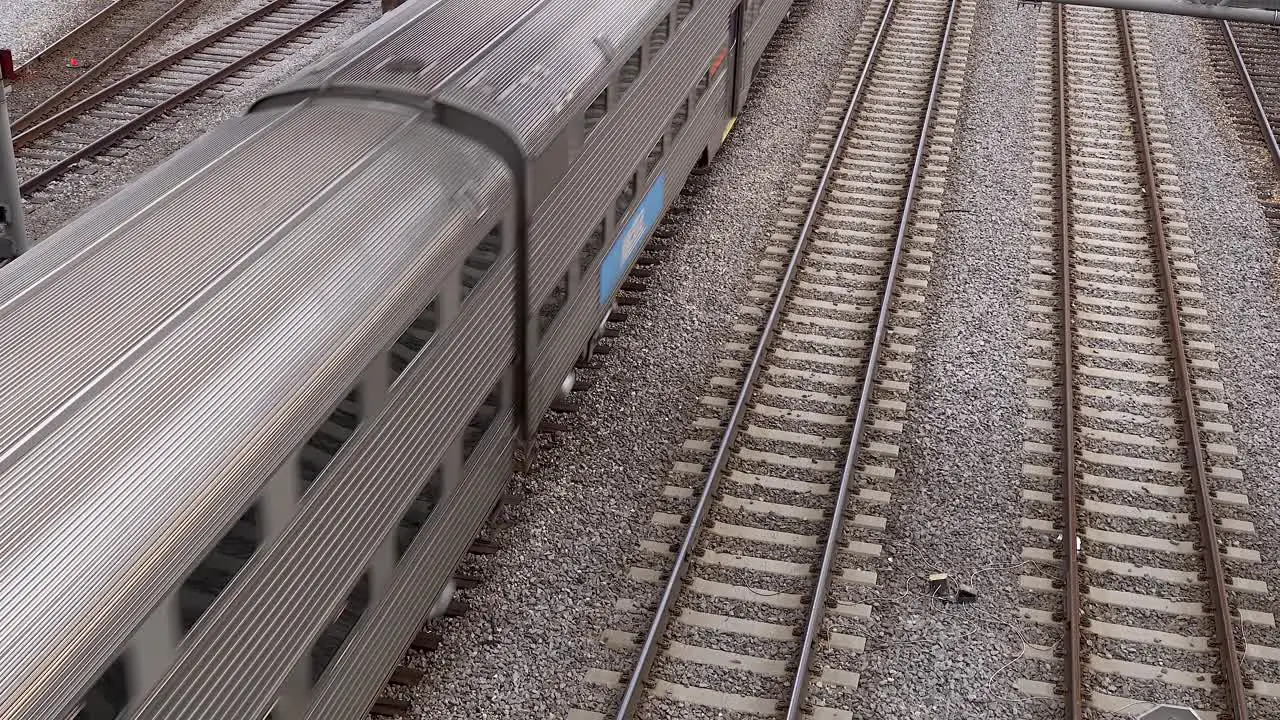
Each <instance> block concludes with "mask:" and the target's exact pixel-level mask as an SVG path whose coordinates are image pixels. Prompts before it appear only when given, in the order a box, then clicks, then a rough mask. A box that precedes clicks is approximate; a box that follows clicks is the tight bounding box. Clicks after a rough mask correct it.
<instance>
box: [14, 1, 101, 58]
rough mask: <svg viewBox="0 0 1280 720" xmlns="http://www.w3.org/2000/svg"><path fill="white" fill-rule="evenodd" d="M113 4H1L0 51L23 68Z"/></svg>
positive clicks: (28, 2) (44, 2) (72, 2)
mask: <svg viewBox="0 0 1280 720" xmlns="http://www.w3.org/2000/svg"><path fill="white" fill-rule="evenodd" d="M110 4H111V0H58V2H50V1H49V0H0V18H4V22H0V47H7V48H9V49H11V50H13V61H14V63H16V64H22V62H23V61H24V60H26V59H27V58H28V57H30V56H31V55H32V54H34V53H36V52H38V51H39V50H40V48H43V47H46V46H48V45H49V44H50V43H52V42H53V41H54V40H57V39H58V38H59V37H61V36H62V35H64V34H66V33H67V32H68V31H70V30H71V29H72V28H74V27H75V26H77V25H79V24H80V23H82V22H84V21H85V20H88V19H89V18H91V17H93V15H94V13H96V12H98V11H99V10H101V9H103V8H105V7H107V6H108V5H110Z"/></svg>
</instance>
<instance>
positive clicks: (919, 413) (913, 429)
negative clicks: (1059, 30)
mask: <svg viewBox="0 0 1280 720" xmlns="http://www.w3.org/2000/svg"><path fill="white" fill-rule="evenodd" d="M1035 22H1036V12H1035V10H1033V9H1030V8H1026V7H1019V6H1018V5H1016V4H1014V3H980V4H979V5H978V10H977V16H976V18H975V27H974V31H973V47H972V48H971V50H970V53H971V60H970V63H971V68H970V74H969V78H968V80H967V83H966V86H965V98H964V104H963V106H962V110H961V113H962V121H961V123H960V126H959V128H958V129H957V135H958V139H957V143H956V146H955V151H954V153H953V155H952V163H951V171H950V178H949V184H948V188H947V196H946V198H945V199H944V200H943V207H942V209H943V213H944V218H945V220H944V223H943V225H942V228H941V232H940V233H939V234H938V235H939V237H938V240H937V242H936V243H935V244H934V246H933V252H934V255H933V257H932V258H931V262H932V272H931V273H930V277H929V291H928V294H927V296H926V307H925V310H924V317H923V318H922V319H921V321H920V322H921V323H922V327H921V329H922V331H923V332H922V335H921V336H920V338H919V340H918V349H917V353H916V355H915V356H914V360H915V369H914V373H913V376H912V379H911V382H912V385H913V392H912V395H913V400H912V402H911V405H910V409H909V410H908V414H907V419H906V430H905V433H904V436H903V438H902V464H901V468H900V472H899V479H898V487H897V488H895V489H894V497H893V502H892V503H890V505H889V507H888V511H889V515H888V530H887V533H888V536H887V538H886V541H885V547H884V555H885V562H884V563H882V567H883V568H887V569H885V570H882V572H881V573H880V583H879V587H878V588H877V592H878V593H879V597H878V599H877V600H876V601H875V602H874V606H875V613H874V619H873V622H872V624H871V625H870V626H869V627H868V637H867V652H866V656H865V665H864V667H863V668H862V669H861V671H860V672H861V682H860V685H859V689H858V693H857V695H856V703H855V705H854V707H853V708H851V709H852V710H853V712H854V717H859V718H861V717H867V718H870V717H879V718H907V717H938V718H941V717H953V718H961V717H966V718H967V717H973V718H977V717H1002V718H1029V717H1048V716H1049V714H1050V713H1049V712H1048V711H1049V710H1050V708H1049V707H1048V706H1046V705H1045V704H1044V703H1041V702H1039V701H1034V700H1031V699H1029V698H1027V697H1026V696H1023V695H1021V693H1019V692H1018V690H1017V689H1016V687H1015V681H1016V679H1017V678H1018V677H1019V676H1020V670H1021V668H1020V665H1019V662H1018V659H1019V656H1020V655H1021V654H1022V644H1021V638H1020V635H1019V632H1018V628H1019V625H1020V621H1019V620H1018V614H1017V601H1016V593H1015V588H1016V586H1017V575H1018V572H1019V568H1018V567H1017V563H1018V557H1019V555H1020V552H1021V546H1020V543H1019V537H1018V533H1017V527H1018V521H1019V519H1020V517H1021V508H1020V505H1019V489H1020V485H1021V472H1020V467H1021V462H1022V442H1023V439H1024V437H1023V431H1022V422H1023V418H1024V416H1025V412H1026V401H1025V396H1024V392H1023V378H1024V374H1023V364H1022V362H1021V354H1022V352H1023V349H1024V346H1025V333H1024V323H1025V321H1026V310H1025V304H1026V296H1025V287H1026V282H1027V277H1028V270H1027V267H1028V265H1027V253H1028V245H1029V241H1030V233H1031V229H1032V226H1031V198H1032V188H1031V174H1030V169H1031V160H1032V152H1031V132H1030V131H1031V127H1032V125H1031V117H1032V108H1033V103H1034V101H1035V90H1034V86H1033V84H1032V78H1033V77H1034V65H1033V60H1034V57H1033V55H1034V51H1035V40H1036V29H1035ZM932 573H947V574H948V575H950V576H951V577H952V578H954V581H957V582H962V583H967V584H970V585H972V586H973V587H974V588H975V589H976V590H977V593H978V597H977V600H976V601H975V602H974V603H973V604H970V605H946V604H943V603H941V602H940V601H937V600H935V599H933V598H932V597H931V596H930V594H929V588H928V585H927V582H926V578H927V576H929V575H930V574H932Z"/></svg>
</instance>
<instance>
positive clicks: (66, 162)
mask: <svg viewBox="0 0 1280 720" xmlns="http://www.w3.org/2000/svg"><path fill="white" fill-rule="evenodd" d="M278 1H279V0H277V2H278ZM356 2H357V0H334V1H333V2H332V4H331V5H330V6H329V7H328V8H326V9H324V10H321V11H320V12H318V13H316V14H315V15H312V16H311V17H309V18H307V19H306V20H304V21H302V22H301V23H299V24H298V25H296V26H294V27H292V28H290V29H289V30H286V31H285V32H283V33H280V34H279V35H277V36H276V37H274V38H272V39H271V40H269V41H268V42H267V43H265V44H264V45H263V46H262V47H260V48H258V49H257V50H254V51H253V52H251V53H249V54H247V55H245V56H244V57H242V58H239V59H238V60H236V61H234V62H232V63H231V64H230V65H228V66H227V67H225V68H223V69H221V70H219V71H217V72H215V73H214V74H212V75H210V76H209V77H207V78H204V79H203V80H200V81H199V82H197V83H195V84H193V85H191V86H190V87H188V88H186V89H184V90H183V91H182V92H179V93H176V94H175V95H173V96H172V97H170V98H168V99H167V100H165V101H164V102H162V103H160V104H159V105H156V106H155V107H153V108H149V109H147V110H146V111H144V112H143V113H141V114H140V115H138V116H137V117H136V118H134V119H132V120H130V121H129V122H127V123H125V124H124V125H121V126H120V127H118V128H115V129H114V130H112V131H111V132H109V133H107V134H106V135H103V136H101V137H99V138H98V139H97V140H94V141H93V142H91V143H89V144H88V145H87V146H85V147H83V148H81V149H80V150H77V151H76V152H74V153H72V154H71V155H69V156H67V157H66V158H63V159H62V160H60V161H59V162H58V163H57V164H55V165H53V166H51V167H49V168H46V169H45V170H43V171H41V172H40V173H39V174H37V175H36V176H35V177H33V178H31V179H29V180H27V181H26V182H23V183H22V187H21V191H22V193H23V194H24V195H26V194H29V193H32V192H35V191H36V190H39V189H40V188H42V187H44V186H45V185H48V184H49V183H51V182H53V181H54V180H56V179H57V178H59V177H61V176H62V175H63V174H65V173H66V172H67V171H68V170H70V169H71V167H72V166H73V165H75V164H76V163H78V162H80V161H81V160H84V159H85V158H87V157H91V156H93V155H95V154H97V153H99V152H101V151H102V150H104V149H106V148H108V147H110V146H111V145H113V144H115V143H116V142H119V141H120V140H121V139H123V138H124V137H126V136H128V135H129V133H132V132H133V131H135V130H137V129H138V128H140V127H142V126H143V125H145V124H147V123H149V122H151V121H152V120H154V119H156V118H157V117H159V116H161V115H163V114H164V113H166V112H168V111H170V110H172V109H173V108H175V107H177V106H179V105H181V104H182V103H184V102H186V101H187V100H189V99H190V98H192V97H194V96H195V95H198V94H200V93H202V92H204V91H205V90H207V89H209V88H210V87H212V86H214V85H217V84H218V83H220V82H222V81H223V80H225V79H226V78H228V77H230V76H232V75H234V74H236V73H237V72H240V71H241V70H243V69H244V68H245V67H246V66H247V65H249V64H251V63H253V62H256V61H257V60H259V59H260V58H262V57H263V56H265V55H268V54H270V53H272V52H275V50H276V49H277V48H278V47H279V46H280V45H282V44H284V43H286V42H288V41H290V40H292V39H293V38H295V37H297V36H298V35H300V34H302V33H304V32H306V31H307V30H309V29H311V28H312V27H314V26H315V25H318V24H319V23H321V22H324V21H325V20H326V19H328V18H329V16H331V15H334V14H335V13H338V12H340V11H342V10H345V9H346V8H348V7H350V6H351V5H354V4H355V3H356ZM161 62H164V61H161ZM148 71H149V69H148V70H142V71H139V72H140V73H145V72H148ZM127 80H129V78H126V80H123V81H121V82H125V81H127ZM104 92H105V91H104ZM14 140H15V144H16V141H17V138H15V139H14Z"/></svg>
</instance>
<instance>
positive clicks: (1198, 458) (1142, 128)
mask: <svg viewBox="0 0 1280 720" xmlns="http://www.w3.org/2000/svg"><path fill="white" fill-rule="evenodd" d="M1116 15H1117V17H1116V23H1117V24H1118V26H1119V28H1120V46H1121V52H1122V53H1123V54H1124V56H1125V69H1126V72H1127V74H1128V78H1129V88H1130V92H1131V93H1132V95H1131V101H1132V103H1133V110H1134V113H1133V115H1134V124H1135V125H1136V127H1135V128H1134V133H1133V135H1134V140H1135V141H1136V142H1137V145H1138V154H1139V156H1140V158H1141V162H1142V171H1143V185H1144V187H1145V188H1146V191H1147V192H1146V196H1147V210H1148V214H1149V216H1150V218H1151V241H1152V244H1153V245H1154V246H1155V251H1156V257H1157V258H1158V260H1159V264H1160V289H1161V292H1162V294H1163V296H1164V305H1165V308H1166V309H1167V312H1168V313H1169V322H1168V327H1169V345H1170V349H1171V350H1172V351H1173V365H1174V375H1175V377H1176V381H1177V384H1178V395H1179V400H1180V401H1181V402H1180V403H1179V406H1180V409H1181V411H1182V423H1183V430H1184V432H1185V433H1186V446H1187V453H1188V455H1189V459H1190V461H1191V479H1192V484H1193V485H1194V487H1193V488H1192V491H1193V493H1194V495H1195V501H1196V518H1197V520H1198V523H1197V524H1198V525H1199V530H1200V552H1201V555H1202V556H1203V559H1204V567H1205V574H1206V575H1207V577H1206V581H1207V582H1208V584H1209V601H1210V604H1212V605H1213V611H1214V612H1213V621H1214V625H1215V627H1216V630H1217V635H1218V638H1217V645H1218V652H1219V654H1220V655H1221V660H1222V679H1223V684H1224V685H1225V687H1224V693H1225V694H1226V696H1227V704H1228V706H1229V709H1230V712H1231V717H1232V718H1233V720H1248V717H1249V709H1248V705H1247V704H1246V701H1245V687H1246V686H1247V685H1248V684H1249V683H1248V681H1247V680H1245V678H1244V673H1243V671H1242V670H1241V667H1240V654H1241V651H1242V650H1243V648H1242V647H1238V645H1237V641H1236V637H1235V629H1234V627H1233V626H1232V621H1231V599H1230V597H1229V596H1228V594H1227V592H1228V591H1227V578H1226V573H1225V571H1224V569H1223V567H1222V556H1221V555H1220V554H1219V552H1218V537H1217V529H1216V528H1215V527H1214V517H1213V492H1212V490H1211V489H1210V487H1209V464H1208V462H1207V461H1206V460H1205V450H1204V445H1203V444H1202V441H1201V438H1200V423H1199V421H1198V419H1197V418H1196V400H1195V395H1194V392H1195V390H1194V388H1193V386H1192V382H1191V363H1190V361H1189V360H1188V359H1187V346H1186V343H1185V341H1184V340H1183V337H1182V318H1181V313H1180V311H1179V309H1178V290H1177V287H1176V286H1175V285H1174V279H1173V261H1172V260H1171V259H1170V258H1169V248H1168V240H1167V238H1166V236H1165V228H1164V208H1163V207H1161V205H1160V194H1159V193H1160V188H1159V184H1158V182H1157V180H1156V166H1155V160H1154V159H1153V158H1152V156H1151V147H1150V143H1149V140H1148V137H1147V121H1146V117H1145V114H1144V113H1143V111H1142V84H1141V83H1140V82H1139V79H1138V64H1137V62H1136V60H1135V59H1134V52H1133V38H1132V36H1131V35H1130V32H1129V16H1128V14H1126V13H1125V12H1123V11H1121V12H1118V13H1117V14H1116Z"/></svg>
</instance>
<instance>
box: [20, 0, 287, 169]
mask: <svg viewBox="0 0 1280 720" xmlns="http://www.w3.org/2000/svg"><path fill="white" fill-rule="evenodd" d="M294 2H297V0H272V1H271V2H270V3H268V4H266V5H264V6H262V7H260V8H258V9H257V10H254V11H253V12H251V13H249V14H248V15H244V16H242V17H239V18H237V19H236V20H234V21H232V22H231V23H229V24H227V25H224V26H222V27H220V28H218V29H217V30H214V31H213V32H211V33H209V34H208V35H205V36H204V37H202V38H200V39H199V40H196V41H195V42H193V43H191V44H190V45H186V46H184V47H182V48H180V49H178V50H176V51H174V52H172V53H170V54H168V55H166V56H165V57H162V58H160V59H159V60H157V61H155V62H153V63H151V64H150V65H148V66H146V67H144V68H142V69H141V70H138V71H137V72H135V73H133V74H131V75H129V76H128V77H125V78H121V79H120V80H118V81H116V82H114V83H112V84H111V85H109V86H107V87H105V88H103V89H102V90H99V91H98V92H96V93H94V94H92V95H90V96H89V97H87V98H84V99H83V100H81V101H79V102H77V103H76V104H74V105H72V106H71V107H68V108H66V109H64V110H62V111H60V112H58V113H56V114H54V115H53V116H51V117H49V118H47V119H45V120H43V121H40V122H36V119H37V118H38V117H39V116H40V115H41V114H47V113H48V112H50V110H51V109H52V108H53V107H54V106H55V105H56V103H57V102H58V101H59V100H61V99H62V98H58V97H57V96H54V97H53V98H50V99H49V100H48V101H46V102H45V103H43V104H41V106H40V107H37V108H36V109H34V110H32V111H31V112H29V113H27V114H26V115H24V116H23V117H22V118H21V119H20V120H18V123H22V122H23V121H24V120H26V121H28V122H27V124H26V125H25V129H24V130H23V132H21V133H19V134H17V135H15V136H14V138H13V145H14V147H18V148H20V147H23V146H25V145H27V144H29V143H31V142H32V141H34V140H36V139H37V138H41V137H44V136H45V135H48V134H49V133H50V132H52V131H53V130H54V129H55V128H57V127H59V126H60V125H64V124H66V123H67V122H68V121H69V120H72V119H74V118H76V117H78V116H80V115H83V114H84V113H85V111H87V110H88V109H89V108H92V107H95V106H97V105H100V104H102V103H103V102H105V101H106V100H107V99H109V98H110V97H112V96H113V95H117V94H119V93H121V92H123V91H124V90H127V89H129V88H131V87H133V86H134V85H138V84H141V83H143V82H145V81H146V80H147V79H148V78H150V77H152V76H154V75H156V74H157V73H159V72H161V71H163V70H165V69H166V68H168V67H169V66H171V65H174V64H176V63H179V62H182V61H183V60H185V59H187V58H188V57H190V56H191V55H194V54H196V53H198V52H200V51H201V50H203V49H205V48H207V47H209V46H210V45H212V44H213V43H216V42H218V41H219V40H223V39H225V38H227V37H228V36H230V35H233V34H235V33H237V32H239V31H240V30H243V29H244V28H245V26H247V25H249V24H251V23H255V22H257V21H259V20H261V19H262V18H264V17H266V16H267V15H270V14H271V13H273V12H276V11H277V10H279V9H281V8H283V7H285V6H286V5H289V4H291V3H294ZM181 6H182V3H179V4H178V5H175V7H181ZM272 42H276V40H273V41H272ZM73 84H74V83H73ZM68 87H70V86H68ZM65 89H66V88H64V90H65ZM59 92H60V93H61V92H62V91H59ZM63 97H65V96H63ZM18 123H15V125H17V124H18Z"/></svg>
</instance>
